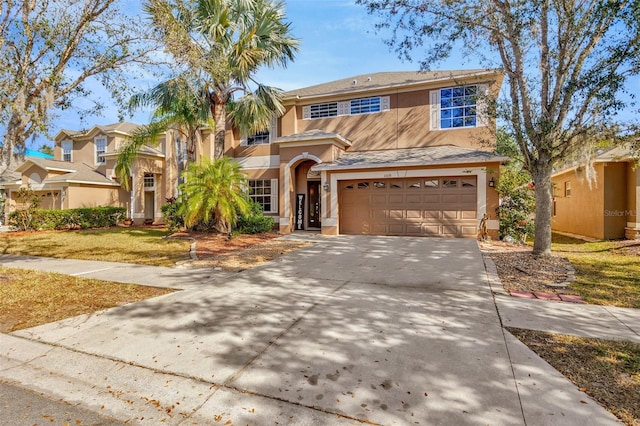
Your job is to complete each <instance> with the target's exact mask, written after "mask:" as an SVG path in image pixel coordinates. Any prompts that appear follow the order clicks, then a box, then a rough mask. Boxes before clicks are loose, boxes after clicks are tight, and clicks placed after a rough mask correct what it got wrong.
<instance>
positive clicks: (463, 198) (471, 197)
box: [459, 194, 476, 205]
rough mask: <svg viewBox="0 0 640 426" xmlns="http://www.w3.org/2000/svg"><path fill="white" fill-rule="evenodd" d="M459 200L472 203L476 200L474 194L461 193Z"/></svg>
mask: <svg viewBox="0 0 640 426" xmlns="http://www.w3.org/2000/svg"><path fill="white" fill-rule="evenodd" d="M459 202H460V203H464V204H471V205H473V204H475V202H476V194H461V195H460V198H459Z"/></svg>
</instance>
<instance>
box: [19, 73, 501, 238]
mask: <svg viewBox="0 0 640 426" xmlns="http://www.w3.org/2000/svg"><path fill="white" fill-rule="evenodd" d="M502 79H503V74H502V73H501V72H499V71H495V70H460V71H441V72H383V73H374V74H368V75H362V76H356V77H352V78H348V79H343V80H337V81H334V82H330V83H325V84H320V85H316V86H311V87H307V88H303V89H299V90H294V91H290V92H286V93H285V94H284V99H283V104H284V107H285V112H284V114H283V115H282V116H281V117H279V118H277V119H276V118H275V117H274V120H273V123H272V125H271V128H270V129H269V130H268V131H266V132H262V133H259V134H255V135H241V134H239V133H238V131H237V130H235V129H232V128H230V127H229V128H228V129H227V132H226V140H225V149H224V154H225V156H228V157H232V158H234V159H235V160H236V161H238V162H239V163H240V164H241V166H242V168H243V170H244V171H245V172H246V174H247V176H248V178H249V188H250V195H251V197H252V198H253V199H254V200H255V201H257V202H258V203H260V204H261V205H262V206H263V208H264V211H265V213H266V214H267V215H270V216H273V217H274V218H275V219H276V222H277V224H278V227H279V230H280V232H281V233H290V232H294V231H296V230H321V231H322V233H323V234H328V235H335V234H377V235H415V236H447V237H476V235H477V231H478V226H479V223H480V220H481V219H482V218H483V216H484V215H485V214H486V215H487V217H488V219H489V220H488V222H487V223H488V228H489V234H490V235H491V236H493V237H494V238H497V230H498V221H497V220H496V216H495V209H496V207H497V206H498V194H497V192H496V191H495V189H494V188H493V186H494V184H495V182H496V180H497V179H498V178H499V176H498V173H499V167H500V164H501V162H502V161H504V160H506V158H505V157H501V156H497V155H494V154H492V152H493V148H494V145H495V135H494V130H495V123H494V122H493V120H490V119H489V117H488V115H487V105H488V101H489V100H490V99H492V98H493V97H495V96H497V93H498V91H499V90H500V86H501V84H502ZM134 128H135V125H134V124H131V123H121V124H116V125H110V126H95V127H94V128H92V129H90V130H89V131H86V132H71V131H61V132H60V133H59V134H58V135H57V136H56V137H55V161H53V162H50V163H44V162H40V163H36V162H35V161H32V162H30V163H29V165H23V166H22V169H21V172H22V184H26V183H28V182H29V179H30V178H29V176H31V174H33V173H36V174H37V175H38V177H36V178H35V181H37V180H38V178H39V179H40V181H38V182H35V181H34V182H33V183H34V184H37V185H39V186H38V187H37V189H38V190H42V191H47V193H48V192H49V190H50V189H53V188H59V191H60V193H62V188H65V189H64V194H65V197H64V201H59V202H58V204H56V206H58V205H60V206H61V207H62V208H71V207H78V206H79V205H98V204H101V203H106V201H107V200H108V201H109V204H111V205H121V206H127V207H128V209H129V211H130V214H131V216H132V218H133V219H134V220H135V221H136V222H138V223H139V222H142V221H143V220H145V219H146V220H149V221H156V222H158V221H160V220H161V214H160V206H161V205H162V203H164V202H165V199H166V198H169V197H172V196H175V195H176V187H177V182H178V174H179V173H178V170H180V169H181V168H182V167H181V164H182V163H183V162H184V158H186V155H185V151H184V146H185V144H184V142H183V141H181V139H180V136H179V134H178V132H176V131H168V132H166V134H165V135H164V136H163V137H162V138H161V140H160V141H159V145H158V147H157V148H149V147H145V148H144V149H143V150H142V152H141V155H140V156H139V158H138V159H137V160H136V163H135V164H134V165H133V167H132V177H131V188H132V191H131V192H124V191H123V190H122V189H121V188H120V186H119V184H118V182H117V181H116V180H115V176H114V172H113V168H114V165H115V160H116V157H117V149H118V147H119V146H120V144H121V143H122V142H123V141H124V138H126V136H127V135H128V134H129V133H130V132H131V131H132V130H133V129H134ZM213 140H214V138H213V134H212V132H211V131H210V130H209V129H202V130H201V132H200V134H199V140H198V143H197V146H196V157H197V158H202V157H209V158H212V157H213V155H214V150H213ZM80 169H82V170H80ZM71 170H73V172H71ZM65 173H66V174H67V178H69V179H66V178H65V177H64V176H65ZM70 173H78V174H79V173H82V179H80V178H73V179H71V175H70ZM91 173H93V175H91ZM90 176H92V178H90ZM54 179H55V181H54ZM54 184H55V185H54ZM18 186H19V185H18ZM76 187H77V189H76ZM80 188H85V189H87V191H86V192H84V193H83V196H82V198H81V199H78V200H77V201H75V200H76V197H75V195H74V192H75V191H77V190H79V189H80ZM78 193H79V194H80V192H78ZM92 194H95V195H92ZM98 194H100V195H98Z"/></svg>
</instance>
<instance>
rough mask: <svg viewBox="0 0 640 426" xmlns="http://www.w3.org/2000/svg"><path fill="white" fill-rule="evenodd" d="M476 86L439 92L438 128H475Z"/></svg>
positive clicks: (452, 88)
mask: <svg viewBox="0 0 640 426" xmlns="http://www.w3.org/2000/svg"><path fill="white" fill-rule="evenodd" d="M477 92H478V86H465V87H450V88H447V89H441V90H440V128H441V129H449V128H451V127H475V126H476V99H477V98H478V95H477Z"/></svg>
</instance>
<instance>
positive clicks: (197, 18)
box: [145, 0, 299, 158]
mask: <svg viewBox="0 0 640 426" xmlns="http://www.w3.org/2000/svg"><path fill="white" fill-rule="evenodd" d="M145 10H146V12H147V13H148V14H149V15H150V17H151V20H152V23H153V27H154V29H155V30H156V31H157V32H158V34H159V35H160V37H161V39H162V41H163V43H164V45H165V47H166V49H167V50H168V51H169V52H170V53H171V54H172V55H173V57H174V58H175V60H176V61H177V62H178V66H179V67H180V68H181V69H183V70H184V71H183V73H182V75H181V78H184V79H185V80H187V81H193V82H195V83H194V84H195V87H198V88H199V90H201V92H200V93H203V94H205V95H206V98H207V100H208V104H209V109H210V111H211V117H213V120H214V122H215V139H214V140H215V142H214V143H215V150H214V151H215V157H216V158H221V157H222V156H223V155H224V152H225V146H224V139H225V129H226V126H227V114H228V116H229V118H230V119H231V120H232V121H233V123H234V125H235V126H236V127H237V128H238V129H239V130H240V132H241V133H243V134H251V133H255V132H258V131H263V130H266V129H268V127H269V123H270V121H271V118H272V115H273V114H274V113H275V114H278V115H280V114H282V113H283V111H284V108H283V107H282V103H281V91H280V90H279V89H276V88H273V87H270V86H266V85H263V84H260V83H259V82H257V81H256V80H255V78H254V77H255V73H256V72H257V71H258V70H259V69H260V68H261V67H262V66H268V67H274V66H277V65H279V66H283V67H285V66H286V65H287V63H288V62H289V61H291V60H293V57H294V53H295V52H296V51H297V49H298V46H299V40H298V39H295V38H293V37H292V36H291V35H290V32H289V30H290V24H289V23H286V22H285V14H284V5H283V3H282V2H280V1H276V2H272V1H270V0H195V1H189V0H149V1H148V3H146V4H145ZM253 87H254V88H255V89H254V90H252V88H253ZM236 98H237V100H236Z"/></svg>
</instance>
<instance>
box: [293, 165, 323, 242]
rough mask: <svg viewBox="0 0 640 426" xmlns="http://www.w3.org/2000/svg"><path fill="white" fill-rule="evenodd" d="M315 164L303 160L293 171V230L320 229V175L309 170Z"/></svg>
mask: <svg viewBox="0 0 640 426" xmlns="http://www.w3.org/2000/svg"><path fill="white" fill-rule="evenodd" d="M316 164H317V162H316V161H314V160H305V161H302V162H301V163H300V164H298V165H297V166H296V167H295V169H294V171H293V175H294V176H295V179H294V191H293V192H294V194H295V216H294V230H295V231H303V230H305V231H306V230H317V231H319V230H320V229H321V227H322V223H321V217H322V211H321V203H320V173H319V172H314V171H312V170H311V168H312V167H313V166H315V165H316Z"/></svg>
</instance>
